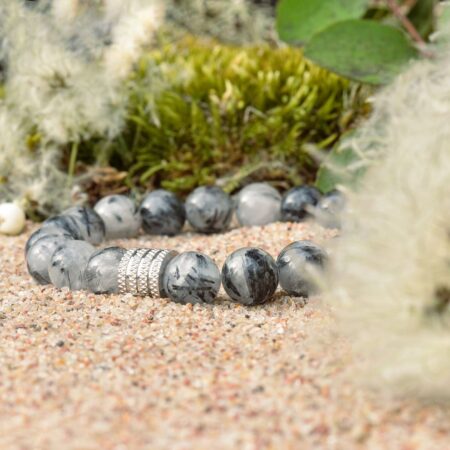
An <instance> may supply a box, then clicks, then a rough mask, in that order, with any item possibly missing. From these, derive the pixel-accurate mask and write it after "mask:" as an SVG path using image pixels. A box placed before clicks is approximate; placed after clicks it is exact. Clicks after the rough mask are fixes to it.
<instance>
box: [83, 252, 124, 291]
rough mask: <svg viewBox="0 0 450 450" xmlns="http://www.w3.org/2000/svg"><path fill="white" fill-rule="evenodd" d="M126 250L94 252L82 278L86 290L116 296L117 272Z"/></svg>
mask: <svg viewBox="0 0 450 450" xmlns="http://www.w3.org/2000/svg"><path fill="white" fill-rule="evenodd" d="M125 252H126V250H125V249H123V248H120V247H108V248H104V249H101V250H98V251H96V252H94V253H93V254H92V255H91V257H90V258H89V261H88V263H87V265H86V269H85V271H84V277H85V279H86V285H87V288H88V289H89V290H90V291H91V292H93V293H94V294H116V293H118V292H119V288H118V284H117V271H118V269H119V262H120V260H121V259H122V257H123V255H124V254H125Z"/></svg>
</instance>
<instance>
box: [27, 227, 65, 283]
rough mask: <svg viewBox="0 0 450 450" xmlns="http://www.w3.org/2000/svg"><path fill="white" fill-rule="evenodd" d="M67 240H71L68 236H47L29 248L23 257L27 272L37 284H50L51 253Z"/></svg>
mask: <svg viewBox="0 0 450 450" xmlns="http://www.w3.org/2000/svg"><path fill="white" fill-rule="evenodd" d="M69 240H73V237H72V236H71V235H69V234H67V235H60V234H47V235H44V236H41V237H40V238H39V239H37V240H35V241H34V242H33V244H32V245H31V246H29V248H28V251H27V253H26V256H25V259H26V262H27V268H28V272H29V273H30V275H31V276H32V277H33V278H34V279H35V280H36V281H37V282H38V283H39V284H49V283H50V276H49V273H48V268H49V266H50V261H51V258H52V256H53V253H55V252H56V251H57V250H59V249H60V248H62V247H63V246H64V245H65V243H66V242H67V241H69Z"/></svg>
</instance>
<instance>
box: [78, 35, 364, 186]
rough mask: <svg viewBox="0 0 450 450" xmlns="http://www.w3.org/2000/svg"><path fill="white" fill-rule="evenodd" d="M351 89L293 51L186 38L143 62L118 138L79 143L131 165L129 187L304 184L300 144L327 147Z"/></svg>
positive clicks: (307, 166) (307, 173)
mask: <svg viewBox="0 0 450 450" xmlns="http://www.w3.org/2000/svg"><path fill="white" fill-rule="evenodd" d="M352 89H354V85H353V86H352V85H351V84H350V83H349V82H348V81H346V80H344V79H342V78H340V77H338V76H336V75H333V74H330V73H329V72H327V71H325V70H323V69H321V68H319V67H317V66H315V65H313V64H311V63H309V62H308V61H306V60H305V59H304V58H303V56H302V53H301V51H300V50H298V49H292V48H279V49H273V48H271V47H269V46H255V47H249V48H239V47H232V46H225V45H221V44H218V43H216V42H213V41H209V40H208V41H207V40H198V39H194V38H188V39H184V40H182V41H180V42H178V43H177V44H171V45H166V46H164V47H163V48H161V49H160V50H158V51H154V52H151V53H149V54H147V55H146V57H145V58H143V59H142V60H141V62H140V65H139V68H138V70H137V71H136V73H135V75H134V77H133V80H132V81H131V83H130V95H131V102H130V109H129V116H128V123H127V126H126V128H125V131H124V133H123V135H122V136H121V137H120V139H116V140H115V141H114V142H108V143H104V142H97V143H96V144H95V147H93V143H89V145H88V146H87V150H89V151H92V149H94V152H95V155H96V157H97V158H98V159H99V160H100V161H101V162H109V163H111V164H113V165H115V166H117V167H119V168H120V169H125V170H129V182H130V184H134V185H139V186H147V185H152V186H155V185H156V186H159V185H161V186H163V187H165V188H168V189H171V190H175V191H182V192H183V191H189V190H190V189H192V188H193V187H195V186H197V185H198V184H205V183H214V182H216V181H217V180H218V179H221V180H220V182H221V184H223V185H224V186H225V188H226V189H227V190H233V189H234V188H235V187H237V185H238V184H239V183H240V182H241V181H242V179H243V178H246V177H248V176H253V177H256V178H257V177H258V176H262V177H264V178H266V179H267V178H269V179H273V180H279V181H280V182H284V184H285V185H289V184H293V183H299V182H302V181H311V180H312V179H313V178H314V175H315V172H316V169H317V165H316V162H315V161H314V160H313V159H312V158H311V156H310V153H309V152H308V148H309V147H310V145H311V144H313V145H314V146H316V147H318V148H326V147H329V146H331V145H332V144H333V143H334V142H335V141H336V140H337V139H338V138H339V136H340V135H341V133H342V132H343V131H344V130H345V129H346V128H347V127H348V124H349V123H351V121H352V118H353V117H354V116H355V115H357V114H358V113H359V108H360V103H359V102H358V101H356V100H354V98H355V96H351V95H350V92H351V90H352ZM356 97H358V96H356ZM349 99H353V100H349ZM84 147H85V149H84V151H83V148H82V149H81V155H83V154H84V155H86V146H84Z"/></svg>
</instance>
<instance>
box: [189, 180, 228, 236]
mask: <svg viewBox="0 0 450 450" xmlns="http://www.w3.org/2000/svg"><path fill="white" fill-rule="evenodd" d="M185 206H186V216H187V220H188V222H189V223H190V225H191V226H192V228H194V230H196V231H199V232H201V233H218V232H221V231H224V230H226V229H227V228H228V225H229V224H230V221H231V218H232V216H233V202H232V200H231V197H230V196H229V195H228V194H226V193H225V192H224V191H223V190H222V189H220V188H219V187H217V186H201V187H199V188H197V189H195V190H194V191H193V192H192V193H191V194H190V195H189V196H188V198H187V199H186V203H185Z"/></svg>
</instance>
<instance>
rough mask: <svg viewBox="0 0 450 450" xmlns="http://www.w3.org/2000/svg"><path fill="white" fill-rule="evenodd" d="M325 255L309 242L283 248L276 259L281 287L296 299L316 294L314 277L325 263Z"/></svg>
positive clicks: (298, 242)
mask: <svg viewBox="0 0 450 450" xmlns="http://www.w3.org/2000/svg"><path fill="white" fill-rule="evenodd" d="M326 259H327V256H326V253H325V252H324V251H323V250H322V248H321V247H319V246H318V245H316V244H314V243H313V242H311V241H297V242H293V243H292V244H290V245H288V246H287V247H285V248H284V249H283V250H282V251H281V253H280V255H279V256H278V259H277V266H278V273H279V277H280V285H281V287H282V288H283V289H284V290H285V291H286V292H287V293H288V294H289V295H293V296H296V297H308V296H309V295H312V294H315V293H317V283H316V282H315V279H316V277H317V276H318V275H319V273H320V272H321V271H322V270H323V268H324V265H325V263H326Z"/></svg>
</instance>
